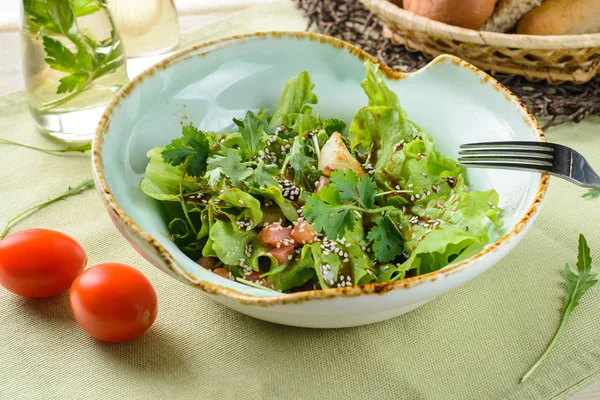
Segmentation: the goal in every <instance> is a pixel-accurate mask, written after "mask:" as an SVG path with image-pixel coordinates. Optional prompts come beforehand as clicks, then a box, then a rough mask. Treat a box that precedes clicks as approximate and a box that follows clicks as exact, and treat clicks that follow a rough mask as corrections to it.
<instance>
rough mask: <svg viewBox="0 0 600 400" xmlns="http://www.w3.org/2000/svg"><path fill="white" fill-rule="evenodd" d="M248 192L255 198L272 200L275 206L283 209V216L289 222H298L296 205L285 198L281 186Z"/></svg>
mask: <svg viewBox="0 0 600 400" xmlns="http://www.w3.org/2000/svg"><path fill="white" fill-rule="evenodd" d="M248 192H249V193H250V194H252V195H254V196H259V197H262V198H263V199H264V200H272V201H273V202H274V203H275V204H277V205H278V206H279V208H281V211H282V212H283V215H284V216H285V217H286V218H287V219H288V220H289V221H292V222H294V221H297V220H298V212H297V211H296V208H295V207H294V205H293V204H292V203H291V202H290V201H289V200H287V199H284V198H283V194H282V193H281V188H280V187H279V186H269V187H267V188H264V189H257V188H253V187H251V188H249V189H248Z"/></svg>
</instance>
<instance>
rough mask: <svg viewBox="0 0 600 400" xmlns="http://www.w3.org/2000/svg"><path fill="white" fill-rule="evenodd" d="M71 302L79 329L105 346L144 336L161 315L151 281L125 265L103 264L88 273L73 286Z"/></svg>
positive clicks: (80, 277) (87, 271)
mask: <svg viewBox="0 0 600 400" xmlns="http://www.w3.org/2000/svg"><path fill="white" fill-rule="evenodd" d="M70 301H71V310H72V311H73V316H74V317H75V320H76V321H77V323H78V324H79V326H81V327H82V328H83V330H85V331H86V332H87V333H88V334H89V335H90V336H92V337H93V338H96V339H98V340H102V341H104V342H124V341H126V340H131V339H135V338H137V337H138V336H141V335H142V334H143V333H144V332H146V330H147V329H148V328H150V326H152V324H153V323H154V320H155V319H156V314H157V312H158V304H157V300H156V292H155V291H154V287H152V284H151V283H150V281H149V280H148V279H147V278H146V277H145V276H144V274H142V273H141V272H140V271H138V270H137V269H135V268H133V267H130V266H128V265H124V264H116V263H107V264H99V265H96V266H94V267H91V268H88V269H87V270H85V271H84V272H83V273H81V275H79V276H78V277H77V279H75V282H73V285H72V286H71V293H70Z"/></svg>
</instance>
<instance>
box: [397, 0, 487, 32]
mask: <svg viewBox="0 0 600 400" xmlns="http://www.w3.org/2000/svg"><path fill="white" fill-rule="evenodd" d="M496 1H497V0H404V1H403V3H404V8H405V9H406V10H408V11H412V12H413V13H415V14H417V15H420V16H422V17H427V18H430V19H433V20H435V21H440V22H444V23H446V24H450V25H455V26H461V27H463V28H469V29H479V28H481V26H482V25H483V23H484V22H485V21H486V20H487V19H488V18H489V17H490V15H492V12H493V11H494V6H495V5H496Z"/></svg>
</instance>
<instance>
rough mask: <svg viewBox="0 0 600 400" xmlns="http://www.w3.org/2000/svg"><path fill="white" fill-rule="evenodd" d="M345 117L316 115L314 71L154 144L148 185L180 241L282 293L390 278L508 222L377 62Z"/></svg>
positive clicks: (210, 261)
mask: <svg viewBox="0 0 600 400" xmlns="http://www.w3.org/2000/svg"><path fill="white" fill-rule="evenodd" d="M365 68H366V80H365V81H363V82H362V83H361V86H362V88H363V89H364V92H365V94H366V95H367V97H368V104H367V105H366V106H365V107H363V108H361V109H360V110H358V112H357V113H356V115H355V116H354V118H353V119H352V121H351V122H350V124H349V126H347V124H346V123H345V122H344V121H341V120H339V119H335V118H329V119H326V118H324V117H321V116H320V115H316V114H315V113H313V110H312V108H311V105H314V104H317V96H316V95H315V93H314V92H313V88H314V84H313V83H312V81H311V78H310V75H309V74H308V73H307V72H302V73H300V74H299V75H298V76H296V77H294V78H292V79H290V80H289V81H287V83H286V85H285V88H284V89H283V94H282V95H281V98H280V100H279V103H278V104H277V106H276V107H275V109H274V110H272V111H271V112H267V111H265V110H264V109H261V110H259V111H258V112H256V113H254V112H253V111H248V112H247V113H246V115H245V116H244V117H243V119H234V120H233V122H234V124H235V127H236V129H237V130H236V131H235V132H231V133H216V132H203V131H201V130H199V129H197V128H196V127H194V126H192V125H187V126H184V127H183V129H182V135H181V137H179V138H177V139H175V140H173V141H172V142H171V143H169V144H167V145H166V146H165V147H156V148H154V149H152V150H150V151H149V152H148V157H149V159H150V161H149V164H148V166H147V168H146V173H145V176H144V178H143V179H142V181H141V184H140V185H141V189H142V191H143V192H144V193H145V194H146V195H148V196H150V197H152V198H154V199H156V200H158V202H159V204H160V208H161V209H162V212H163V214H164V218H165V221H166V222H167V223H168V228H169V231H170V234H171V238H172V240H173V241H174V242H175V244H176V245H177V246H178V248H180V249H181V250H182V251H183V252H184V253H185V254H186V255H187V256H188V257H190V258H192V259H193V260H197V262H198V264H200V265H201V266H203V267H205V268H207V269H209V270H211V271H213V272H214V273H216V274H219V275H221V276H223V277H226V278H229V279H233V280H237V281H239V282H242V283H245V284H247V285H251V286H255V287H259V288H262V289H265V290H276V291H279V292H285V293H289V292H296V291H303V290H315V289H329V288H339V287H346V286H353V285H362V284H368V283H375V282H391V281H395V280H398V279H402V278H405V277H410V276H416V275H421V274H425V273H428V272H431V271H436V270H438V269H440V268H443V267H445V266H446V265H448V264H449V263H451V262H453V261H455V260H457V259H459V258H464V257H467V256H470V255H472V254H474V253H476V252H477V251H479V250H480V249H481V248H482V247H483V246H484V245H486V244H487V243H488V242H489V237H490V234H493V232H494V230H495V229H497V228H498V227H499V226H500V225H501V221H500V218H499V213H500V209H499V208H498V194H497V193H496V191H494V190H490V191H469V188H468V186H467V182H466V181H465V175H464V171H463V169H462V168H461V167H459V166H457V164H456V162H455V161H454V160H452V159H450V158H448V157H446V156H445V155H444V154H442V153H441V152H440V151H439V150H438V149H437V148H436V146H435V143H434V140H433V138H432V137H431V136H430V135H428V134H427V133H426V132H424V131H423V130H421V129H420V128H419V127H418V126H417V125H416V124H415V123H414V122H412V121H410V120H409V119H408V118H407V116H406V113H405V112H404V111H403V109H402V108H401V107H400V102H399V100H398V96H397V95H396V94H395V93H394V92H392V91H391V90H390V89H389V88H388V87H387V85H386V83H385V81H384V76H383V73H382V72H381V71H380V70H379V69H378V66H377V65H376V64H373V63H372V62H370V61H367V62H366V63H365Z"/></svg>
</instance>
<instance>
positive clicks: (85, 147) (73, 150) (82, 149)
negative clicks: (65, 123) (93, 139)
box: [0, 138, 92, 154]
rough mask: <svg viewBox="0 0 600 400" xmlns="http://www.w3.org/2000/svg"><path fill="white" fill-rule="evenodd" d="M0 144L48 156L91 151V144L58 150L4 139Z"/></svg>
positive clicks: (1, 139)
mask: <svg viewBox="0 0 600 400" xmlns="http://www.w3.org/2000/svg"><path fill="white" fill-rule="evenodd" d="M0 143H2V144H10V145H13V146H19V147H24V148H26V149H31V150H37V151H41V152H42V153H48V154H59V153H85V152H86V151H89V150H91V149H92V144H91V143H85V144H82V145H78V146H68V147H63V148H60V149H46V148H43V147H37V146H31V145H28V144H25V143H19V142H15V141H12V140H8V139H4V138H0Z"/></svg>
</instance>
